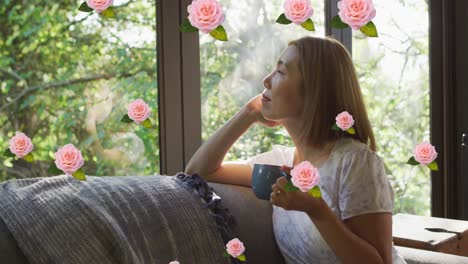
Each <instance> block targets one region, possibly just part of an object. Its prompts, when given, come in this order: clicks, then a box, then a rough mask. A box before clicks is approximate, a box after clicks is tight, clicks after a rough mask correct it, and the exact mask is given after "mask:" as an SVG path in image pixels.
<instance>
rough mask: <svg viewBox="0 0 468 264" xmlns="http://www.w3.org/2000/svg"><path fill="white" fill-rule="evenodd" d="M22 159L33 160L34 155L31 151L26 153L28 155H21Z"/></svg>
mask: <svg viewBox="0 0 468 264" xmlns="http://www.w3.org/2000/svg"><path fill="white" fill-rule="evenodd" d="M23 159H24V160H25V161H27V162H34V156H33V154H32V153H28V155H26V156H24V157H23Z"/></svg>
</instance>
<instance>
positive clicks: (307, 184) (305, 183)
mask: <svg viewBox="0 0 468 264" xmlns="http://www.w3.org/2000/svg"><path fill="white" fill-rule="evenodd" d="M291 176H292V178H291V181H292V183H293V185H294V186H296V187H297V188H299V189H300V190H301V191H303V192H308V191H310V189H312V188H314V187H315V186H316V185H317V184H318V183H319V181H320V175H319V173H318V170H317V168H315V167H314V166H313V165H312V164H310V162H308V161H303V162H301V163H299V164H298V165H296V166H295V167H294V168H293V169H292V170H291Z"/></svg>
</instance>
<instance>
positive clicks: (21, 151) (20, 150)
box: [10, 131, 34, 158]
mask: <svg viewBox="0 0 468 264" xmlns="http://www.w3.org/2000/svg"><path fill="white" fill-rule="evenodd" d="M33 149H34V146H33V144H32V142H31V139H30V138H29V137H28V136H26V135H25V134H24V133H21V132H18V131H17V132H16V135H15V136H13V137H12V138H11V139H10V151H11V152H12V153H13V154H15V155H16V156H18V157H20V158H22V157H24V156H26V155H28V154H29V153H30V152H31V151H32V150H33Z"/></svg>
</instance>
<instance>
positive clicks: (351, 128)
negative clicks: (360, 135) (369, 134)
mask: <svg viewBox="0 0 468 264" xmlns="http://www.w3.org/2000/svg"><path fill="white" fill-rule="evenodd" d="M346 132H348V133H349V134H351V135H354V134H356V130H354V127H350V128H349V129H348V130H346Z"/></svg>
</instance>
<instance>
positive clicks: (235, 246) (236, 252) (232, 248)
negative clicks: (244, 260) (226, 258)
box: [226, 238, 245, 258]
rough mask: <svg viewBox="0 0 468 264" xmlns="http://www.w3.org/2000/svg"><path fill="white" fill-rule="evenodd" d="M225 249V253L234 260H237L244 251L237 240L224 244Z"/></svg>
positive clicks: (241, 244)
mask: <svg viewBox="0 0 468 264" xmlns="http://www.w3.org/2000/svg"><path fill="white" fill-rule="evenodd" d="M226 249H227V252H228V253H229V255H231V256H232V257H234V258H237V257H239V256H240V255H242V254H243V253H244V251H245V248H244V243H242V242H241V241H240V240H239V239H237V238H234V239H232V240H230V241H229V242H228V243H227V244H226Z"/></svg>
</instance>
